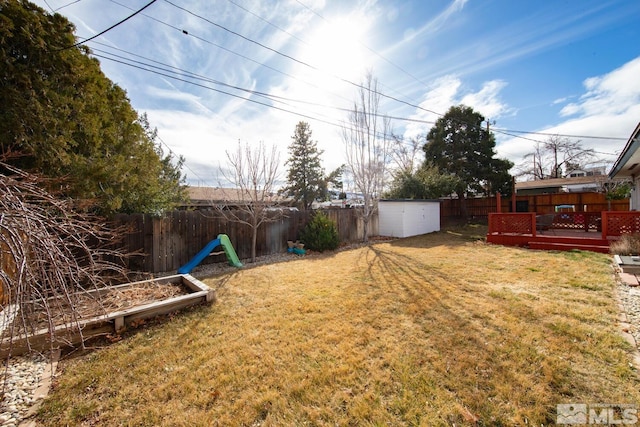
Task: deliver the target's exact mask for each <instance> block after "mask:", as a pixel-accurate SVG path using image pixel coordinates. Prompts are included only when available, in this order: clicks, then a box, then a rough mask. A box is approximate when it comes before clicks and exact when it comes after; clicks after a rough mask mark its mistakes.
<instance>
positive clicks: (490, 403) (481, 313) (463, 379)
mask: <svg viewBox="0 0 640 427" xmlns="http://www.w3.org/2000/svg"><path fill="white" fill-rule="evenodd" d="M445 233H446V232H441V233H438V235H426V236H418V237H416V238H410V239H402V240H398V241H394V242H392V243H391V246H392V248H391V249H386V248H385V247H384V246H381V245H372V246H370V247H369V248H368V250H367V251H363V253H362V256H361V260H360V262H363V263H365V265H366V273H365V275H366V277H367V280H368V285H369V286H372V287H375V288H377V289H378V290H379V292H380V293H385V294H387V295H391V296H392V298H397V299H398V300H400V301H402V302H403V303H404V305H403V307H404V310H405V313H404V315H409V316H410V317H411V320H412V323H413V324H414V325H418V326H419V327H420V329H421V330H422V337H423V338H424V341H423V342H422V343H421V344H420V345H421V348H420V349H416V350H415V352H416V353H418V354H420V355H421V356H420V357H418V359H419V360H420V362H419V364H424V366H419V367H418V368H419V372H417V373H416V375H423V376H425V377H429V378H432V379H434V380H435V381H436V382H437V386H438V387H440V388H442V389H444V390H446V391H447V392H448V393H449V394H450V397H451V399H452V402H457V404H460V405H462V409H460V410H459V411H457V412H458V415H457V416H452V415H450V416H448V419H447V420H446V421H447V422H448V423H462V424H466V423H470V422H471V423H476V422H478V421H479V420H482V421H484V422H485V423H489V424H494V423H497V424H495V425H501V424H502V423H505V424H509V423H511V422H514V421H517V422H518V423H527V422H531V421H535V422H537V423H545V424H546V423H553V422H555V419H554V415H555V412H554V411H555V405H556V404H557V403H558V402H557V399H558V398H559V396H563V395H564V396H567V395H571V394H572V393H573V392H574V391H576V390H575V389H576V388H579V385H578V384H577V383H576V382H575V381H572V379H574V376H573V374H572V369H571V366H570V364H569V363H568V362H566V361H563V360H561V359H558V358H557V356H556V355H554V356H551V355H549V354H547V350H546V349H545V348H544V346H541V343H542V342H544V340H545V331H544V329H543V328H542V327H540V326H539V325H536V323H537V322H538V319H535V318H534V319H531V318H530V316H531V312H530V311H527V310H523V309H522V308H523V307H522V306H520V305H518V304H512V303H511V302H510V301H497V300H496V299H495V298H494V297H492V296H490V295H488V293H487V292H484V291H485V290H484V289H476V288H474V285H473V284H469V283H468V282H467V281H466V280H461V277H462V275H464V269H460V270H451V271H447V270H446V269H443V268H440V267H438V266H435V265H430V264H429V263H428V259H427V260H426V261H425V260H424V259H416V258H414V257H412V256H410V255H407V254H402V253H398V252H397V251H395V250H394V248H395V247H411V248H434V247H437V246H447V247H455V246H459V245H464V244H466V243H468V242H469V240H468V239H467V238H464V237H463V238H459V237H454V238H452V237H451V236H450V235H449V234H448V233H446V234H445ZM373 299H374V300H376V299H382V297H381V296H378V297H377V298H376V297H374V298H373ZM372 303H375V302H374V301H372ZM510 322H515V323H521V324H522V325H524V324H527V323H530V324H531V328H529V331H527V333H526V335H519V333H520V332H522V331H523V329H526V327H525V328H522V327H520V326H518V327H515V328H512V327H511V325H509V323H510ZM409 344H410V345H417V343H409ZM507 408H509V409H507Z"/></svg>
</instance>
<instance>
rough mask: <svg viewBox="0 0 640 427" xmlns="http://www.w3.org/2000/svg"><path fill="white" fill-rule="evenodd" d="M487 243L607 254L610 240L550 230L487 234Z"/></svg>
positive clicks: (591, 233) (594, 234)
mask: <svg viewBox="0 0 640 427" xmlns="http://www.w3.org/2000/svg"><path fill="white" fill-rule="evenodd" d="M487 242H488V243H494V244H497V245H505V246H523V247H528V248H531V249H542V250H559V251H563V250H564V251H567V250H573V249H579V250H583V251H593V252H600V253H609V242H610V239H607V238H603V236H602V233H600V232H597V231H582V230H564V229H550V230H545V231H538V232H536V233H535V235H533V234H520V233H488V234H487Z"/></svg>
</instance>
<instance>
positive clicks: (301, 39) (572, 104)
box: [35, 0, 640, 186]
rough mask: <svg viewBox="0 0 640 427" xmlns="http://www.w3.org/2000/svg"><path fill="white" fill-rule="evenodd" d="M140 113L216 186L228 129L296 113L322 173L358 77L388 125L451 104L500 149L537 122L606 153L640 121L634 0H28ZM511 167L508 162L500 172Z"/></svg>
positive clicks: (255, 130)
mask: <svg viewBox="0 0 640 427" xmlns="http://www.w3.org/2000/svg"><path fill="white" fill-rule="evenodd" d="M35 3H36V4H38V5H39V6H41V7H42V8H43V9H45V10H46V11H47V12H50V13H52V12H53V11H55V12H56V13H60V14H62V15H64V16H66V17H67V18H68V19H69V20H70V21H71V22H73V23H74V24H75V26H76V36H77V37H78V39H79V40H86V39H89V38H91V37H94V36H96V35H97V34H99V33H101V32H103V31H105V30H107V29H108V28H110V27H111V26H113V25H114V24H116V23H118V22H120V21H122V20H124V19H125V18H127V17H129V16H130V15H132V14H134V12H136V11H138V10H140V9H142V8H143V7H145V6H147V5H148V6H147V7H146V8H144V10H142V11H141V12H139V13H137V14H136V15H135V16H132V17H131V18H130V19H128V20H126V21H124V22H122V23H121V24H119V25H116V26H115V27H113V28H112V29H110V30H108V31H106V32H104V33H103V34H102V35H100V36H98V37H95V38H93V39H92V40H89V41H87V42H86V46H88V47H89V48H90V49H91V50H92V52H93V54H94V55H95V56H96V57H97V58H98V60H99V61H100V63H101V67H102V70H103V72H104V73H105V74H106V76H107V77H108V78H110V79H111V80H112V81H113V82H115V83H117V84H118V85H119V86H120V87H122V88H123V89H125V90H126V91H127V94H128V96H129V99H130V101H131V104H132V106H133V107H134V108H135V109H136V110H137V111H138V112H139V113H147V115H148V117H149V120H150V122H151V125H152V126H154V127H156V128H157V129H158V135H159V138H160V142H161V143H162V144H163V148H164V149H165V150H166V151H168V150H171V152H173V153H174V154H175V155H181V156H184V158H185V159H186V163H185V167H184V169H183V172H184V173H185V174H186V175H187V182H188V183H189V184H191V185H200V186H226V185H225V182H224V179H223V178H222V177H221V176H220V173H219V171H220V167H224V166H225V165H226V160H227V157H226V153H227V152H229V153H231V152H235V150H236V148H237V145H238V143H239V142H242V143H249V144H255V145H256V146H257V145H258V143H260V142H263V143H264V144H265V145H267V146H271V145H275V146H276V147H277V148H278V151H279V152H280V159H281V167H280V172H281V175H282V176H283V177H284V176H286V165H285V161H286V159H287V158H288V151H287V147H288V146H289V145H290V143H291V140H292V139H291V137H292V135H293V134H294V131H295V127H296V124H297V123H298V122H300V121H305V122H307V123H309V125H310V128H311V130H312V132H313V135H312V138H313V140H315V141H316V142H317V144H318V147H319V148H320V149H321V150H323V155H322V160H323V166H324V168H325V170H326V171H327V172H330V171H332V170H333V169H335V168H337V167H338V166H340V165H341V164H343V163H345V155H344V153H345V146H344V142H343V140H342V136H341V135H342V133H341V126H342V125H343V124H344V123H345V121H346V120H347V117H348V111H349V110H350V109H351V108H352V106H353V103H354V101H355V99H356V95H357V92H358V85H360V84H362V83H363V82H364V81H365V78H366V76H367V74H368V73H370V74H371V75H372V76H373V77H374V78H376V79H377V80H378V87H379V89H380V92H381V100H380V106H379V112H380V113H383V114H388V115H389V116H391V117H394V119H393V120H392V127H393V131H394V133H395V134H396V135H398V136H402V137H404V138H407V139H409V138H415V137H424V135H425V134H426V133H427V132H428V131H429V129H430V128H431V127H432V126H433V124H434V122H435V121H436V120H437V119H438V118H439V117H441V116H442V115H443V114H445V113H446V112H447V110H448V109H449V108H450V107H451V106H453V105H459V104H464V105H467V106H469V107H472V108H473V109H474V110H476V111H477V112H479V113H481V114H482V115H483V116H484V117H486V118H487V120H488V121H489V122H490V128H491V129H492V130H493V131H494V133H495V136H496V152H497V156H498V157H500V158H506V159H509V160H511V161H513V162H514V163H515V164H516V165H523V164H525V155H526V154H528V153H531V152H532V151H533V149H534V147H535V145H536V144H538V143H540V142H544V141H546V140H547V139H548V138H549V137H550V135H566V136H567V137H568V138H571V140H579V141H581V144H582V145H583V147H585V148H592V149H594V150H595V151H596V153H597V154H598V157H599V159H600V160H601V162H602V164H603V165H608V166H609V167H610V166H611V164H612V163H613V161H615V159H616V158H617V156H618V155H619V154H620V152H621V150H622V149H623V148H624V146H625V143H626V141H627V139H628V138H629V136H630V135H631V133H632V131H633V130H634V129H635V127H636V125H637V124H638V122H640V26H639V25H638V22H639V20H640V1H638V0H535V1H534V0H518V1H514V0H407V1H402V0H156V1H155V2H151V4H149V3H150V0H37V1H35ZM513 172H515V169H514V170H512V173H513Z"/></svg>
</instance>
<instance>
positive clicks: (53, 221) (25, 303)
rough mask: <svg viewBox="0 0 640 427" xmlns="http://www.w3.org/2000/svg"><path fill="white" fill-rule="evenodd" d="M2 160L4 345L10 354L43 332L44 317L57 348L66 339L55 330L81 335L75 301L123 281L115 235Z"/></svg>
mask: <svg viewBox="0 0 640 427" xmlns="http://www.w3.org/2000/svg"><path fill="white" fill-rule="evenodd" d="M2 160H3V159H0V250H1V251H2V252H1V256H0V263H1V264H0V266H1V269H0V285H1V287H2V301H1V302H2V313H1V314H0V329H1V332H0V340H1V342H2V344H3V347H8V348H9V354H10V353H11V348H12V346H13V343H14V342H15V340H16V339H18V338H21V337H24V336H25V335H27V334H28V333H30V332H33V331H35V330H36V329H37V328H38V325H37V322H36V321H35V319H36V317H42V314H43V313H45V318H46V319H48V322H47V323H48V325H47V329H48V330H49V332H50V342H51V343H52V344H53V343H54V342H55V341H56V340H60V339H64V337H60V336H58V337H56V336H55V331H54V327H55V326H57V325H60V324H63V325H66V326H68V327H70V328H72V329H77V330H80V328H79V326H78V321H79V317H78V313H77V310H76V302H77V301H78V299H79V297H78V296H79V295H80V294H82V293H83V292H84V291H88V290H91V289H95V288H99V287H104V286H106V285H107V284H109V283H110V281H111V280H114V279H115V278H118V277H119V278H120V280H122V278H123V273H124V271H123V269H122V267H120V266H119V265H118V264H117V263H115V262H114V261H116V260H117V257H119V254H118V252H117V251H115V250H113V249H111V248H114V247H115V244H116V240H117V239H116V235H117V234H116V233H114V232H113V231H110V230H109V229H108V228H107V227H106V226H105V225H104V224H103V223H101V222H100V221H99V218H97V217H95V216H93V215H91V214H88V213H83V212H78V211H76V210H74V209H73V205H72V202H71V201H70V200H65V199H60V198H57V197H55V196H54V195H52V194H51V193H49V192H47V191H46V190H44V189H43V187H44V184H45V183H46V181H45V180H44V179H42V178H40V177H38V176H34V175H32V174H28V173H25V172H23V171H21V170H19V169H16V168H13V167H12V166H9V165H8V164H6V163H5V162H3V161H2ZM48 184H50V183H48ZM36 314H38V316H36ZM54 318H56V319H58V320H56V321H55V322H54V321H53V319H54ZM80 332H81V331H80Z"/></svg>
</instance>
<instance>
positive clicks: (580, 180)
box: [516, 175, 606, 191]
mask: <svg viewBox="0 0 640 427" xmlns="http://www.w3.org/2000/svg"><path fill="white" fill-rule="evenodd" d="M604 177H606V175H592V176H576V177H573V178H551V179H538V180H535V181H523V182H516V191H518V190H532V189H537V188H559V187H564V186H568V185H581V184H593V183H595V182H596V181H597V180H598V178H600V179H602V178H604Z"/></svg>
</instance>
